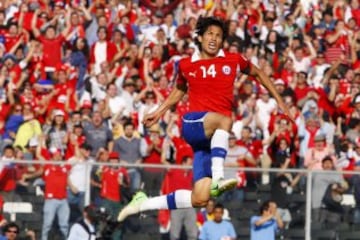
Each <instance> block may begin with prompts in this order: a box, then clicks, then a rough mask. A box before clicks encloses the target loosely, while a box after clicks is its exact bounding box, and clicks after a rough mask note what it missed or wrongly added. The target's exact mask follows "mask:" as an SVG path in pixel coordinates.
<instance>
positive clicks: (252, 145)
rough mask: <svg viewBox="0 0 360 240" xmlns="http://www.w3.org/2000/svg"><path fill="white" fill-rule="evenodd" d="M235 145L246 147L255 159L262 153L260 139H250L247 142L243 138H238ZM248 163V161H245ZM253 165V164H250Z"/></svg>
mask: <svg viewBox="0 0 360 240" xmlns="http://www.w3.org/2000/svg"><path fill="white" fill-rule="evenodd" d="M236 144H237V145H239V146H242V147H246V148H247V150H248V151H249V152H250V153H251V155H252V156H253V157H254V158H255V159H257V158H258V157H260V155H261V154H262V153H263V145H262V142H261V141H260V140H251V141H249V142H245V141H243V140H241V139H240V140H238V141H237V142H236ZM247 164H248V163H247ZM251 167H254V166H251Z"/></svg>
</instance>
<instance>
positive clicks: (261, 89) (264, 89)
mask: <svg viewBox="0 0 360 240" xmlns="http://www.w3.org/2000/svg"><path fill="white" fill-rule="evenodd" d="M259 94H261V95H262V94H269V91H268V90H267V89H266V88H264V87H260V88H259Z"/></svg>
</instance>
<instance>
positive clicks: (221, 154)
mask: <svg viewBox="0 0 360 240" xmlns="http://www.w3.org/2000/svg"><path fill="white" fill-rule="evenodd" d="M226 32H227V30H226V25H225V24H224V23H223V22H222V21H221V20H219V19H217V18H214V17H206V18H200V19H199V20H198V22H197V26H196V33H197V38H196V39H195V43H196V45H197V47H198V50H197V51H195V52H194V54H193V55H192V56H191V57H188V58H184V59H182V60H180V63H179V72H178V78H177V84H176V87H175V88H174V90H173V91H172V92H171V94H170V95H169V97H168V98H167V99H166V100H165V101H164V102H163V104H162V105H161V106H160V107H159V108H158V109H157V110H156V111H155V112H153V113H150V114H148V115H146V116H145V117H144V119H143V123H144V124H145V126H147V127H149V126H152V125H153V124H155V123H157V122H158V121H159V119H160V117H161V116H162V115H163V114H164V113H165V112H166V111H167V110H168V109H170V107H171V106H173V105H174V104H176V103H177V102H179V101H180V100H181V98H182V97H183V96H184V94H185V93H186V92H188V94H189V102H190V111H189V113H187V114H185V115H184V117H183V125H182V126H183V129H182V134H183V137H184V138H185V140H186V141H187V142H188V143H189V144H190V145H191V146H192V148H193V150H194V162H193V175H194V186H193V189H192V191H189V190H177V191H175V192H173V193H171V194H168V195H163V196H158V197H154V198H148V197H147V196H146V194H145V193H143V192H138V193H136V194H135V195H134V197H133V200H132V201H131V202H130V203H129V204H128V205H127V206H126V207H124V208H123V210H122V211H121V212H120V213H119V216H118V221H120V222H121V221H123V220H124V219H125V218H126V217H127V216H129V215H132V214H136V213H139V212H143V211H147V210H156V209H171V210H172V209H177V208H190V207H202V206H205V205H206V203H207V202H208V200H209V199H210V196H219V195H220V194H221V193H222V192H224V191H226V190H229V189H231V188H233V187H235V186H236V183H237V182H236V179H227V180H226V179H224V167H223V162H224V159H225V156H226V153H227V149H228V137H229V132H230V130H231V127H232V118H231V113H232V102H233V86H234V81H235V79H236V75H237V73H238V71H239V70H240V71H241V72H242V73H244V74H247V75H251V76H254V77H256V78H257V79H258V80H259V81H260V83H261V84H262V85H263V86H264V87H265V88H267V89H268V91H269V92H270V93H271V94H272V95H273V96H274V97H275V99H276V100H277V102H278V104H279V106H280V108H281V109H282V110H283V111H284V112H285V113H286V114H288V110H287V109H286V107H285V104H284V102H283V101H282V98H281V97H280V95H279V94H278V93H277V92H276V90H275V87H274V85H273V84H272V83H271V81H270V79H269V78H268V77H267V76H266V75H265V73H264V72H263V71H261V70H260V69H259V68H257V67H256V66H254V65H252V64H251V63H250V62H249V61H248V60H246V59H245V58H244V57H242V56H241V55H240V54H234V53H232V54H230V53H225V52H224V51H223V50H222V46H223V42H224V39H225V38H226Z"/></svg>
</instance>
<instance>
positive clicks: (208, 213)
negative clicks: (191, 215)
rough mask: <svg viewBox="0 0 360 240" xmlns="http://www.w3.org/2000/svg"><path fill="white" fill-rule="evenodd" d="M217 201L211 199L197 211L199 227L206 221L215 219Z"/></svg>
mask: <svg viewBox="0 0 360 240" xmlns="http://www.w3.org/2000/svg"><path fill="white" fill-rule="evenodd" d="M215 205H216V202H215V200H214V199H210V200H209V201H208V204H207V205H206V207H205V208H202V209H200V211H199V212H198V213H197V217H196V218H197V224H198V226H199V229H201V227H202V226H203V225H204V223H205V222H206V221H210V220H214V207H215Z"/></svg>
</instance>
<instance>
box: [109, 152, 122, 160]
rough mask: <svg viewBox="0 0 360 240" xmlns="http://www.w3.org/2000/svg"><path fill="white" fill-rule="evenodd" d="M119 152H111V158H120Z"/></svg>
mask: <svg viewBox="0 0 360 240" xmlns="http://www.w3.org/2000/svg"><path fill="white" fill-rule="evenodd" d="M119 158H120V157H119V154H118V153H117V152H111V153H109V159H119Z"/></svg>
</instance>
